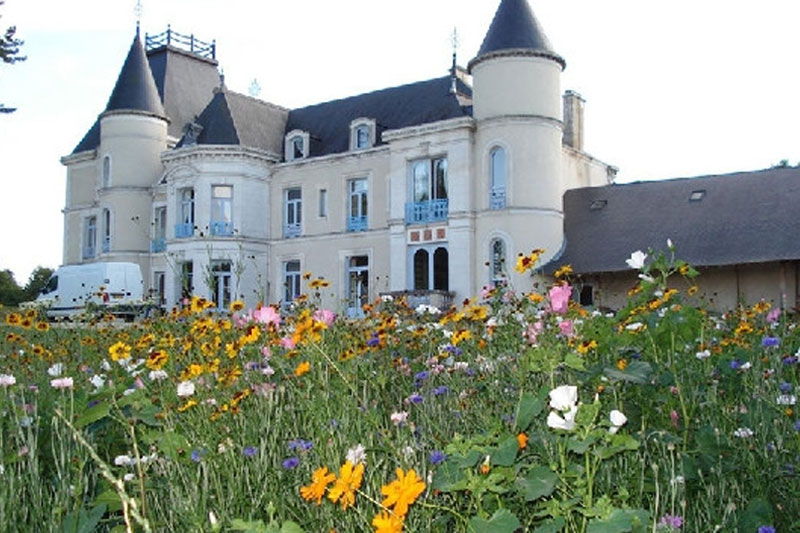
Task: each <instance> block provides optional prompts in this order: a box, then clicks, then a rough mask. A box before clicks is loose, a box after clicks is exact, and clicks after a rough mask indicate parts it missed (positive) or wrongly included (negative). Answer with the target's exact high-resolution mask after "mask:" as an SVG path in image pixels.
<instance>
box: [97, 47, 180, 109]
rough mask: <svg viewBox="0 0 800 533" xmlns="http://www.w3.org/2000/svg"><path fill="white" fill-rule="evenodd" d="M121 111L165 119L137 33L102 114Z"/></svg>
mask: <svg viewBox="0 0 800 533" xmlns="http://www.w3.org/2000/svg"><path fill="white" fill-rule="evenodd" d="M123 110H124V111H141V112H144V113H149V114H152V115H156V116H159V117H162V118H166V113H165V112H164V106H163V104H162V103H161V98H160V97H159V96H158V89H157V88H156V82H155V80H154V79H153V72H152V71H151V70H150V65H149V63H148V62H147V55H146V54H145V51H144V47H143V46H142V43H141V41H140V40H139V32H138V31H137V32H136V36H135V37H134V38H133V43H131V48H130V50H129V51H128V57H127V58H125V64H124V65H122V70H121V71H120V73H119V77H118V78H117V84H116V85H115V86H114V91H113V92H112V93H111V98H109V99H108V104H106V112H109V111H123Z"/></svg>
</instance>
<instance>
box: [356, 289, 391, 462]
mask: <svg viewBox="0 0 800 533" xmlns="http://www.w3.org/2000/svg"><path fill="white" fill-rule="evenodd" d="M381 301H382V302H383V303H388V302H393V301H394V297H393V296H392V295H391V294H382V295H381ZM353 464H355V463H353Z"/></svg>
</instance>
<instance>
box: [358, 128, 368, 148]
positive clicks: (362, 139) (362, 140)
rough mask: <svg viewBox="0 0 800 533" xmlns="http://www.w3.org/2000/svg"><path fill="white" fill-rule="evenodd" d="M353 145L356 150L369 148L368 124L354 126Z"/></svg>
mask: <svg viewBox="0 0 800 533" xmlns="http://www.w3.org/2000/svg"><path fill="white" fill-rule="evenodd" d="M355 145H356V146H355V148H356V150H361V149H364V148H369V145H370V142H369V126H366V125H364V126H359V127H357V128H356V135H355Z"/></svg>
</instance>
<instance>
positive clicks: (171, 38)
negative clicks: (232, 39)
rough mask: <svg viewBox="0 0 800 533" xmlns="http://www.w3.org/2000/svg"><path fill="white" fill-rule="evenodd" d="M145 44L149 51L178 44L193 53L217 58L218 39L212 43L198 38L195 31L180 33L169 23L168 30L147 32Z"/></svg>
mask: <svg viewBox="0 0 800 533" xmlns="http://www.w3.org/2000/svg"><path fill="white" fill-rule="evenodd" d="M144 46H145V50H147V51H148V52H149V51H150V50H155V49H156V48H162V47H164V46H177V47H178V48H183V49H185V50H187V51H189V52H191V53H193V54H196V55H199V56H200V57H206V58H209V59H216V58H217V42H216V41H211V42H210V43H209V42H207V41H201V40H200V39H198V38H196V37H195V36H194V34H193V33H192V34H189V35H185V34H183V33H178V32H176V31H174V30H173V29H172V27H171V26H169V25H167V31H165V32H163V33H158V34H156V35H148V34H145V36H144Z"/></svg>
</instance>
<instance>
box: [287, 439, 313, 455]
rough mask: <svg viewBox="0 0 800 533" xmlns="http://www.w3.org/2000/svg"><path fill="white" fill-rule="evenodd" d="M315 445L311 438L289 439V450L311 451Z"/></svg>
mask: <svg viewBox="0 0 800 533" xmlns="http://www.w3.org/2000/svg"><path fill="white" fill-rule="evenodd" d="M313 447H314V443H313V442H311V441H310V440H303V439H295V440H291V441H289V450H290V451H296V450H300V451H303V452H307V451H309V450H310V449H311V448H313Z"/></svg>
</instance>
